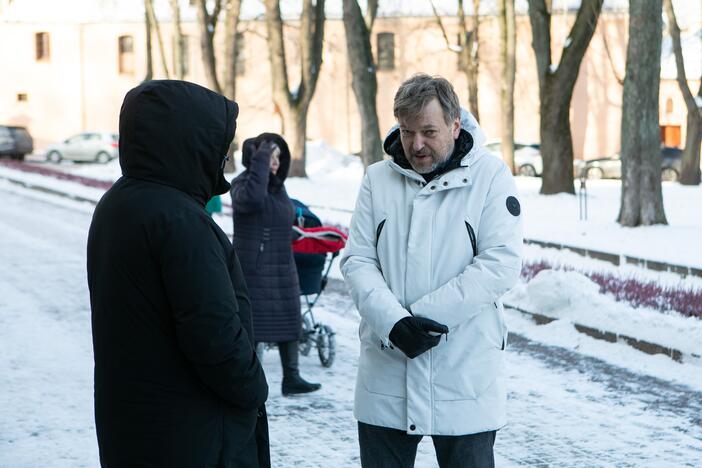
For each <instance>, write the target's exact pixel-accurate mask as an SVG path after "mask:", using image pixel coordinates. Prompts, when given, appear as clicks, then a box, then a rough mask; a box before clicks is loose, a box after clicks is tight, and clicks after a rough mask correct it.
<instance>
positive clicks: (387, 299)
mask: <svg viewBox="0 0 702 468" xmlns="http://www.w3.org/2000/svg"><path fill="white" fill-rule="evenodd" d="M340 263H341V272H342V274H343V275H344V280H345V281H346V285H347V286H348V288H349V291H350V293H351V297H352V298H353V300H354V302H355V303H356V308H357V309H358V312H359V313H360V314H361V317H363V319H364V320H366V321H367V323H368V324H369V325H370V327H371V329H372V330H373V332H375V334H376V335H378V336H379V337H380V338H381V339H382V340H383V341H384V343H385V344H386V345H388V344H389V338H388V336H389V335H390V331H391V330H392V327H393V326H394V325H395V324H396V323H397V321H398V320H400V319H402V318H404V317H409V316H410V313H409V312H408V311H407V310H406V309H405V308H404V307H402V305H401V304H400V302H399V301H398V300H397V298H396V297H395V295H394V294H393V292H392V291H391V290H390V288H389V287H388V285H387V283H386V282H385V279H384V278H383V273H382V272H381V269H380V263H379V262H378V255H377V252H376V238H375V226H374V223H373V200H372V195H371V183H370V179H369V176H368V174H366V176H365V177H364V179H363V183H362V184H361V189H360V191H359V193H358V198H357V200H356V209H355V210H354V213H353V217H352V218H351V229H350V230H349V238H348V241H347V242H346V247H345V248H344V253H343V255H342V257H341V262H340Z"/></svg>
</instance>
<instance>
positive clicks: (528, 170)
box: [519, 164, 536, 177]
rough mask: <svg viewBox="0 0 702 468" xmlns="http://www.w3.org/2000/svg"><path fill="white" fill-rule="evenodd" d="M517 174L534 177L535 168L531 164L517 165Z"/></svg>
mask: <svg viewBox="0 0 702 468" xmlns="http://www.w3.org/2000/svg"><path fill="white" fill-rule="evenodd" d="M519 175H521V176H525V177H536V169H534V166H532V165H531V164H524V165H523V166H519Z"/></svg>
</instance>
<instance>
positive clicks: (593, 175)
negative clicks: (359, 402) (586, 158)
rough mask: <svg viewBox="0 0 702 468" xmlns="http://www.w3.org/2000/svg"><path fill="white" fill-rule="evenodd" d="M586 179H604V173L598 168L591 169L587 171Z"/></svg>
mask: <svg viewBox="0 0 702 468" xmlns="http://www.w3.org/2000/svg"><path fill="white" fill-rule="evenodd" d="M587 178H588V179H595V180H597V179H602V178H604V171H603V170H602V169H600V168H599V167H591V168H589V169H588V170H587Z"/></svg>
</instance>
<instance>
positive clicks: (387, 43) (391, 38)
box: [376, 32, 395, 70]
mask: <svg viewBox="0 0 702 468" xmlns="http://www.w3.org/2000/svg"><path fill="white" fill-rule="evenodd" d="M376 39H377V45H378V70H394V69H395V33H391V32H381V33H378V35H377V36H376Z"/></svg>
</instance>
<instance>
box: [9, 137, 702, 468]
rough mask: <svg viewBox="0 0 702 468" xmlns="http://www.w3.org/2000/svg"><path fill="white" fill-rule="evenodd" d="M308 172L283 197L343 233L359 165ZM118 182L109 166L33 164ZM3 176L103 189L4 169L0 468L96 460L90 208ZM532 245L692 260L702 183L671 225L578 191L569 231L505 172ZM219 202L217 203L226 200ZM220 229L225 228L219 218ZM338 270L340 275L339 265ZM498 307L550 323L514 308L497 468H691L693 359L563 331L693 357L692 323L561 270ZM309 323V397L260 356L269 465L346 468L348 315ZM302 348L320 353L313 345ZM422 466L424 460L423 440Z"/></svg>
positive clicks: (532, 184) (700, 225) (675, 194)
mask: <svg viewBox="0 0 702 468" xmlns="http://www.w3.org/2000/svg"><path fill="white" fill-rule="evenodd" d="M308 149H309V152H308V155H309V156H308V157H309V163H308V175H309V178H308V179H290V180H288V181H287V183H286V186H287V187H288V191H289V193H290V194H291V196H293V197H296V198H299V199H300V200H302V201H304V202H306V203H308V204H310V205H311V206H313V208H314V211H315V212H316V213H318V214H319V215H320V217H322V219H323V220H325V222H329V223H337V224H341V225H348V223H349V221H350V217H351V212H352V210H353V206H354V203H355V197H356V191H357V188H358V185H359V183H360V180H361V177H362V174H363V171H362V168H361V167H360V165H359V164H358V161H357V159H356V158H354V157H351V156H348V155H344V154H341V153H338V152H336V151H334V150H333V149H331V148H328V147H327V146H326V145H325V144H324V143H323V142H314V143H311V144H310V145H309V146H308ZM42 166H43V167H53V168H57V169H60V170H62V171H66V172H70V173H72V174H78V175H82V176H87V177H93V178H98V179H102V180H115V179H116V178H117V177H119V175H120V171H119V165H118V164H117V162H116V161H114V162H112V163H110V164H107V165H94V164H60V165H49V164H42ZM2 178H6V179H7V178H10V179H13V180H19V181H22V182H23V183H25V184H28V185H34V186H39V187H45V188H48V189H51V190H57V191H63V192H68V193H71V194H74V195H79V196H81V197H83V198H86V199H90V200H98V199H99V197H100V196H101V195H102V193H103V191H102V190H101V189H95V188H89V187H85V186H83V185H81V184H79V183H75V182H67V181H61V180H56V179H53V178H51V177H46V176H41V175H36V174H27V173H25V172H22V171H17V170H14V169H10V168H8V167H5V166H3V165H0V232H1V233H2V235H0V264H1V265H3V267H4V268H2V269H0V311H1V312H0V356H1V357H0V376H2V377H1V378H0V466H2V467H4V466H12V467H34V466H58V467H62V466H66V467H75V466H96V465H97V451H96V443H95V435H94V426H93V416H92V347H91V338H90V323H89V317H90V313H89V304H88V296H87V289H86V284H85V283H86V281H85V239H86V235H87V228H88V225H89V223H90V217H91V214H92V210H93V205H92V204H91V203H79V202H76V201H73V200H69V199H65V198H62V197H58V196H56V195H55V194H50V193H42V192H39V191H35V190H28V189H26V188H22V187H19V186H17V185H16V184H12V183H9V182H8V181H6V180H2ZM517 183H518V186H519V189H520V192H521V196H522V201H523V207H524V210H523V211H524V213H525V220H526V230H527V231H526V234H527V236H528V237H531V238H536V239H540V240H547V241H554V242H562V243H568V244H571V245H579V246H583V247H589V248H596V249H599V250H606V251H613V252H624V253H627V254H628V255H633V256H638V257H643V258H651V259H658V260H664V261H668V262H670V263H681V264H685V265H692V266H697V267H700V266H702V248H700V247H699V239H700V237H701V236H700V234H701V233H702V218H701V217H700V216H699V213H700V209H699V206H702V189H701V188H699V187H697V188H687V187H681V186H679V185H677V184H670V183H664V201H665V204H666V213H667V215H668V220H669V222H670V225H669V226H658V227H651V228H638V229H624V228H620V227H619V226H618V225H617V224H616V223H615V222H614V218H615V217H616V211H617V209H618V200H619V198H618V197H619V186H618V182H617V181H597V182H595V183H592V184H591V186H590V187H589V191H590V200H589V204H590V206H589V208H590V213H589V214H590V220H589V221H587V222H580V221H578V212H577V198H576V197H573V196H567V195H557V196H548V197H547V196H542V195H539V194H538V189H539V183H540V181H539V180H538V179H529V178H517ZM223 199H224V201H225V204H226V203H228V202H229V200H228V196H224V197H223ZM215 219H216V220H217V221H218V223H219V224H220V225H221V226H222V228H223V229H224V230H225V231H226V232H231V218H230V216H229V211H228V208H227V207H225V213H223V214H221V215H216V216H215ZM525 255H526V259H527V260H529V261H538V260H539V259H545V260H547V261H549V263H551V264H558V265H564V266H569V267H572V268H576V269H577V270H579V271H606V272H609V273H612V274H615V275H619V276H622V277H632V276H633V277H637V278H641V279H642V280H646V281H654V282H656V283H659V284H664V285H668V286H672V287H684V288H693V289H695V288H696V289H702V279H699V278H694V277H687V278H682V277H680V276H679V275H676V274H672V273H659V272H653V271H649V270H642V269H640V268H638V267H635V266H632V265H623V266H620V267H616V266H614V265H611V264H608V263H605V262H602V261H598V260H593V259H589V258H583V257H581V256H579V255H577V254H575V253H572V252H567V251H555V250H553V249H543V248H541V247H536V246H526V247H525ZM332 276H333V277H336V278H339V273H338V270H337V269H335V270H333V272H332ZM505 300H506V302H511V303H513V304H514V305H517V306H519V307H522V308H524V309H527V310H532V309H536V310H535V311H538V312H542V313H548V315H551V316H553V317H556V318H559V320H557V321H555V322H552V323H550V324H548V325H543V326H536V325H535V324H533V323H532V322H531V321H530V320H527V319H526V318H525V317H524V316H523V315H521V314H519V313H517V312H508V326H509V327H510V329H511V331H512V332H513V335H512V337H511V351H512V352H511V353H509V358H508V376H509V379H510V391H511V393H510V407H509V408H510V409H509V413H510V424H509V426H508V427H507V428H505V429H503V430H502V431H500V433H499V435H498V438H497V443H496V452H497V455H498V466H514V465H542V466H546V465H553V466H565V465H568V466H572V465H578V466H685V465H688V466H698V465H699V460H702V418H701V417H700V414H702V366H699V365H691V364H679V363H675V362H673V361H671V360H670V359H669V358H667V357H664V356H661V355H657V356H648V355H646V354H644V353H641V352H639V351H636V350H634V349H632V348H629V347H628V346H625V345H623V344H612V343H606V342H601V341H597V340H594V339H592V338H589V337H587V336H584V335H582V334H580V333H578V332H577V331H576V329H575V328H574V325H573V324H574V323H580V324H585V325H589V326H593V327H596V328H601V329H605V330H609V331H616V332H620V333H623V334H626V335H629V336H635V337H637V338H640V339H646V340H649V341H653V342H656V343H659V344H663V345H667V346H672V347H675V348H676V349H682V350H684V351H685V352H688V353H697V354H701V353H702V324H701V322H702V321H700V320H698V319H691V318H684V317H681V316H680V315H679V314H675V313H673V312H669V313H665V314H663V313H661V312H658V311H653V310H647V309H634V308H633V307H630V306H628V305H627V304H624V303H617V302H616V301H614V300H613V299H612V298H611V297H608V296H605V295H602V294H599V292H598V291H597V289H596V287H593V285H592V284H591V283H589V280H587V279H586V278H585V277H583V276H582V275H579V274H577V273H573V272H563V271H548V272H544V273H542V274H540V275H538V276H537V277H536V278H534V279H533V280H532V281H530V282H529V283H523V284H520V285H519V286H518V287H517V288H515V289H514V290H513V291H512V292H511V293H509V294H508V296H506V298H505ZM316 313H317V318H318V319H319V320H321V321H322V322H324V323H327V324H330V325H331V326H332V327H333V328H334V329H335V330H336V332H337V342H338V351H337V361H336V363H335V364H334V366H333V367H332V368H331V369H324V368H322V367H321V366H320V365H319V362H318V361H317V360H316V357H314V356H312V357H307V358H303V360H302V362H303V374H304V375H305V376H308V377H309V378H310V379H317V380H319V381H321V382H322V383H323V384H324V388H323V390H322V391H321V392H320V393H319V394H316V395H313V396H306V397H301V398H292V399H290V398H282V397H281V396H280V393H279V386H280V378H281V375H280V365H279V360H278V357H277V353H275V352H274V351H269V352H268V353H267V354H266V357H265V360H264V366H265V367H266V372H267V375H268V376H269V381H270V383H271V388H272V389H273V390H272V395H271V399H270V401H269V404H268V405H269V415H270V421H271V438H272V443H273V450H272V453H273V457H274V460H275V463H276V466H322V467H332V466H333V467H337V466H339V467H343V466H358V458H357V448H356V433H355V422H354V420H353V416H352V413H351V409H352V395H353V385H354V379H355V368H356V364H357V356H358V344H357V325H358V317H357V313H356V312H355V310H354V308H353V306H352V304H351V302H350V300H349V298H348V296H347V295H345V293H344V292H343V288H342V287H341V286H339V283H335V286H334V291H331V292H330V293H329V294H326V295H325V296H323V298H322V301H321V302H320V304H319V307H318V310H317V311H316ZM313 352H314V351H313ZM417 466H422V467H423V466H435V462H434V461H433V448H432V446H431V442H430V440H428V439H425V440H424V441H423V442H422V444H421V445H420V450H419V455H418V462H417Z"/></svg>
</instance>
